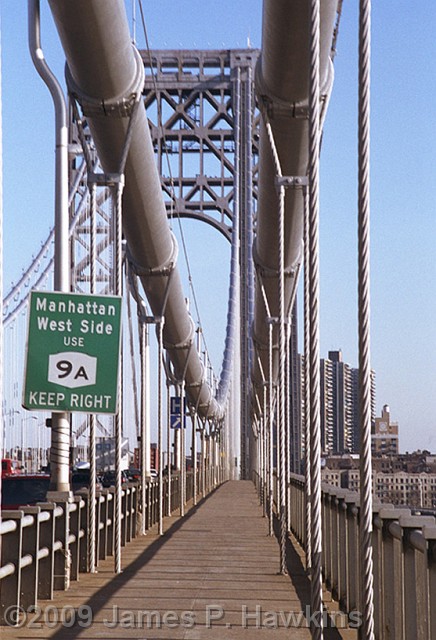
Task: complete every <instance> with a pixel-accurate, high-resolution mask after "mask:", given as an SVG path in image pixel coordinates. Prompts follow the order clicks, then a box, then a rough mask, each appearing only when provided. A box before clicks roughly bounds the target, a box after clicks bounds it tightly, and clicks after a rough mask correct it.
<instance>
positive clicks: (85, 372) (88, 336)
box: [23, 291, 121, 414]
mask: <svg viewBox="0 0 436 640" xmlns="http://www.w3.org/2000/svg"><path fill="white" fill-rule="evenodd" d="M120 339H121V297H119V296H100V295H85V294H83V295H82V294H76V293H57V292H56V293H55V292H45V291H32V292H31V294H30V309H29V321H28V334H27V354H26V368H25V381H24V391H23V406H24V407H25V408H26V409H29V410H32V411H51V412H54V413H56V412H60V413H65V412H84V413H108V414H115V413H116V411H117V396H118V394H117V387H118V369H119V359H120Z"/></svg>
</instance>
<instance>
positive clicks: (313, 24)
mask: <svg viewBox="0 0 436 640" xmlns="http://www.w3.org/2000/svg"><path fill="white" fill-rule="evenodd" d="M319 56H320V0H311V2H310V79H309V192H310V199H309V278H310V367H309V375H310V427H311V429H310V463H311V464H310V466H311V485H312V489H311V505H312V523H311V524H312V577H311V615H312V624H311V633H312V638H314V639H316V640H321V639H322V637H323V628H322V573H321V546H322V539H321V532H322V530H321V429H320V427H321V425H320V422H321V421H320V369H319V367H320V364H319V147H320V104H319V93H320V92H319Z"/></svg>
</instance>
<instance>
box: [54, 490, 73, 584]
mask: <svg viewBox="0 0 436 640" xmlns="http://www.w3.org/2000/svg"><path fill="white" fill-rule="evenodd" d="M58 509H60V510H61V512H60V513H59V514H58V515H57V514H56V512H57V511H58ZM54 516H55V538H56V541H59V542H60V543H61V545H62V546H61V548H60V549H58V550H57V551H56V552H55V556H54V583H53V587H54V589H55V590H56V591H65V590H66V589H68V587H69V586H70V567H71V558H70V545H69V534H70V513H69V502H67V501H62V502H57V503H56V507H55V512H54Z"/></svg>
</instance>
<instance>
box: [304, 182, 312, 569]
mask: <svg viewBox="0 0 436 640" xmlns="http://www.w3.org/2000/svg"><path fill="white" fill-rule="evenodd" d="M309 290H310V287H309V198H308V193H307V189H304V410H305V415H304V475H305V484H306V571H307V573H308V574H309V573H310V571H311V567H312V532H311V529H312V525H311V521H312V518H311V510H312V507H311V493H310V490H311V474H310V385H309V379H308V376H309V359H310V356H309V352H310V299H309Z"/></svg>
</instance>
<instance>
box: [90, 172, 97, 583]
mask: <svg viewBox="0 0 436 640" xmlns="http://www.w3.org/2000/svg"><path fill="white" fill-rule="evenodd" d="M96 190H97V186H96V184H95V182H92V184H91V185H90V218H91V219H90V226H91V234H90V246H89V249H90V250H89V262H90V265H89V267H90V292H91V294H92V293H95V266H96V220H95V217H96V209H97V195H96ZM95 423H96V416H95V414H93V413H91V415H90V416H89V449H90V451H89V476H90V478H89V496H88V517H89V523H88V535H89V537H88V545H89V547H88V554H89V571H90V573H94V572H95V567H96V557H95V537H96V532H95V483H96V479H97V478H96V476H97V473H96V471H97V470H96V460H95Z"/></svg>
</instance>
